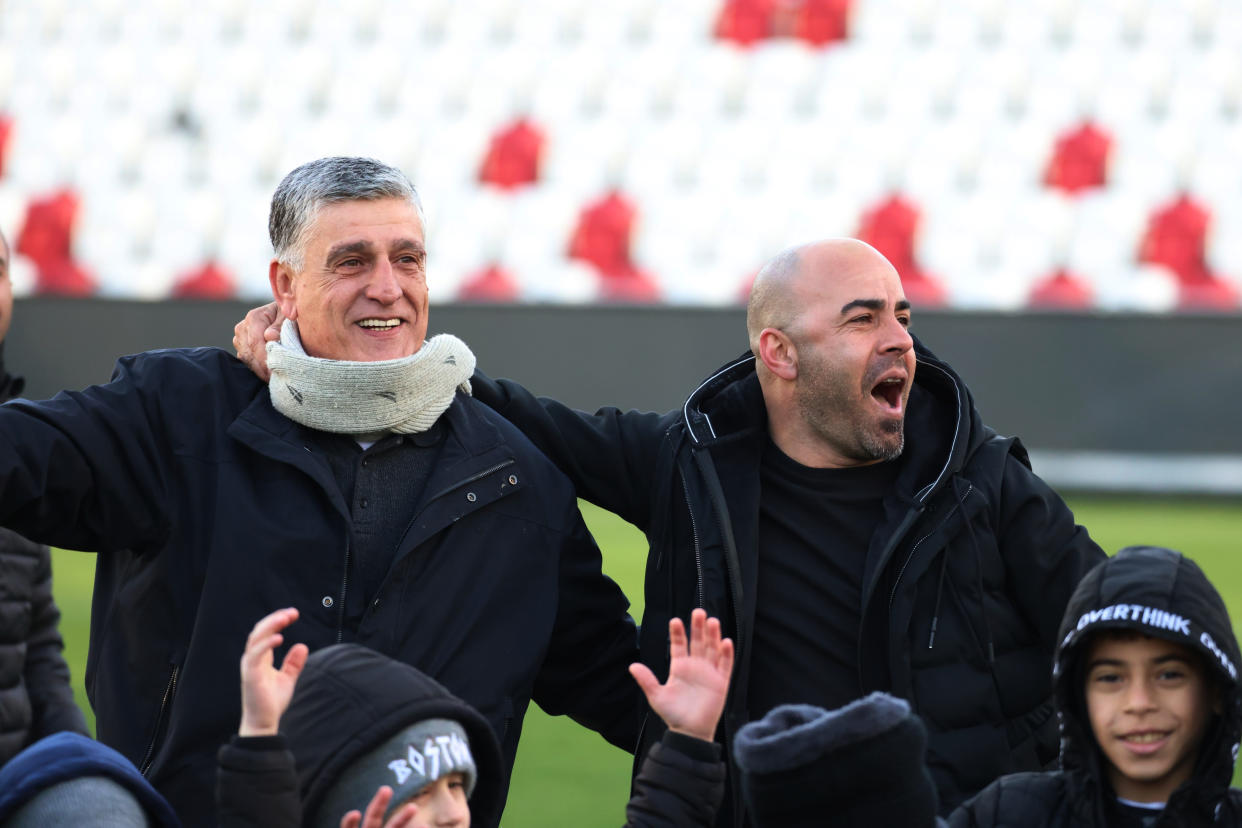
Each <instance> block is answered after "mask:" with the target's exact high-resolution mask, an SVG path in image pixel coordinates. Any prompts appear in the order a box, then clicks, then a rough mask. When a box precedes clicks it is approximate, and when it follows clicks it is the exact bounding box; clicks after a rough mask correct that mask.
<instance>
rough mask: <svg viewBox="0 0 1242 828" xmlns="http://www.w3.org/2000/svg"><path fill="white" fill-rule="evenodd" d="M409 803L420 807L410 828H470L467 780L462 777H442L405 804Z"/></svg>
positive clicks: (458, 775) (454, 774)
mask: <svg viewBox="0 0 1242 828" xmlns="http://www.w3.org/2000/svg"><path fill="white" fill-rule="evenodd" d="M410 802H412V803H414V804H415V805H417V806H418V813H417V814H415V816H414V821H413V822H412V823H410V826H409V828H470V806H469V805H468V804H466V784H465V778H464V777H463V776H462V775H461V774H460V773H450V774H448V775H447V776H441V777H440V778H439V779H437V780H436V781H435V782H432V783H431V784H430V785H428V786H427V787H425V788H423V789H422V790H421V791H419V792H418V793H416V794H415V795H414V796H412V797H410V798H409V799H407V800H406V801H405V802H404V803H402V804H403V805H404V804H406V803H410ZM394 810H396V809H394Z"/></svg>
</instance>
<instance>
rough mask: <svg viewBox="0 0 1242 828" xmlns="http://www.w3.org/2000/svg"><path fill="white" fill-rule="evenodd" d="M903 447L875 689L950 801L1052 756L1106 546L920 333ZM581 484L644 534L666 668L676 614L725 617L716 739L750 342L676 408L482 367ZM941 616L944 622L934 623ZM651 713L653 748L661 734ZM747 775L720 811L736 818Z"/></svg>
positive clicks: (755, 482)
mask: <svg viewBox="0 0 1242 828" xmlns="http://www.w3.org/2000/svg"><path fill="white" fill-rule="evenodd" d="M916 347H917V353H918V368H917V372H916V374H915V381H914V386H913V388H912V391H911V395H910V402H909V408H908V415H907V418H906V449H905V452H904V453H903V455H902V459H901V468H900V471H899V473H898V478H897V482H896V485H895V488H894V490H893V491H892V492H891V493H890V494H889V495H888V496H887V497H886V498H885V501H884V518H883V521H882V522H881V524H880V525H878V526H877V527H876V530H875V533H874V535H873V536H872V540H871V545H870V548H869V551H868V556H867V562H866V568H865V572H864V588H863V599H862V600H863V603H862V608H861V609H862V618H863V621H862V625H861V629H860V630H859V637H858V652H859V668H860V676H859V678H860V684H861V686H862V689H863V692H864V693H866V692H870V691H872V690H887V691H889V692H891V693H893V694H895V695H898V696H902V697H904V698H906V699H908V700H909V701H910V702H911V703H912V705H913V706H914V708H915V710H916V711H917V712H918V713H919V714H920V716H922V718H923V720H924V722H925V723H926V725H927V729H928V733H929V765H930V767H931V770H932V774H933V777H934V779H935V781H936V784H937V787H938V789H939V792H940V796H941V800H942V801H941V807H942V808H944V809H946V810H947V809H949V808H951V807H952V806H954V805H956V804H958V803H959V802H961V801H962V800H963V799H965V798H966V797H967V796H969V795H971V794H973V793H974V792H976V791H978V790H979V789H980V788H982V787H983V786H984V785H986V784H987V783H988V782H990V781H991V780H992V779H994V778H996V776H998V775H1000V774H1002V773H1006V772H1012V771H1016V770H1021V769H1037V768H1042V767H1043V766H1044V765H1046V764H1047V763H1048V762H1050V761H1052V759H1054V758H1055V756H1056V726H1055V722H1054V720H1053V717H1052V703H1051V684H1050V681H1049V678H1048V670H1047V665H1048V664H1049V662H1050V660H1051V658H1052V653H1053V650H1054V647H1055V644H1056V640H1057V639H1056V629H1057V624H1058V622H1059V621H1060V618H1061V611H1062V609H1063V608H1064V606H1065V602H1066V600H1068V598H1069V595H1070V592H1071V591H1072V589H1073V586H1074V584H1076V583H1077V582H1078V579H1079V578H1080V577H1081V576H1082V575H1083V574H1084V573H1085V572H1086V571H1087V570H1088V569H1090V567H1091V566H1092V565H1093V564H1095V563H1096V562H1098V561H1100V560H1101V559H1102V558H1103V557H1104V556H1103V552H1102V551H1101V550H1100V549H1099V547H1097V546H1096V545H1095V544H1094V543H1093V542H1092V541H1091V539H1090V538H1089V537H1088V536H1087V533H1086V531H1085V530H1083V529H1082V528H1081V527H1079V526H1076V525H1075V524H1074V520H1073V516H1072V514H1071V513H1070V511H1069V509H1067V508H1066V506H1065V504H1064V503H1063V502H1062V500H1061V499H1060V497H1058V496H1057V494H1056V493H1055V492H1053V491H1052V489H1051V488H1049V487H1048V486H1047V485H1046V484H1044V483H1043V482H1042V481H1041V480H1040V479H1039V478H1038V477H1036V476H1035V475H1034V474H1033V473H1032V472H1031V469H1030V466H1029V462H1028V460H1027V456H1026V451H1025V450H1024V449H1023V448H1022V446H1021V444H1020V443H1019V442H1018V441H1017V440H1015V439H1012V438H1002V437H998V436H996V434H995V433H994V432H992V431H991V429H989V428H987V427H986V426H984V425H983V423H982V421H981V420H980V418H979V415H978V413H977V412H976V411H975V409H974V405H973V402H972V400H971V396H970V393H969V391H968V390H967V389H966V386H965V384H964V383H963V382H962V381H961V380H960V379H959V378H958V377H957V375H956V374H954V373H953V371H952V370H951V369H950V368H949V367H948V366H947V365H945V364H944V363H943V362H941V361H939V360H938V359H936V358H935V357H934V356H933V355H932V354H931V353H929V352H928V351H926V350H925V349H923V348H922V346H921V345H917V346H916ZM475 393H476V396H477V397H478V399H480V400H481V401H483V402H486V403H487V404H488V405H491V406H493V407H495V408H496V409H497V410H498V411H500V412H501V413H502V414H504V415H505V417H507V418H508V419H510V420H511V421H513V422H514V423H515V424H517V425H518V426H519V427H520V428H521V429H522V430H523V432H525V433H526V435H527V436H528V437H530V438H531V439H532V440H533V441H534V443H535V444H536V445H537V446H539V447H540V449H542V450H543V451H544V453H545V454H547V455H548V456H549V457H550V458H552V460H553V461H554V462H555V463H556V464H557V465H558V466H560V467H561V469H562V470H564V471H565V473H566V474H568V475H569V477H570V479H572V480H573V481H574V484H575V485H576V486H577V488H578V493H579V495H580V496H582V497H584V498H585V499H587V500H589V501H591V502H593V503H596V504H598V505H599V506H601V507H603V508H605V509H608V510H610V511H613V512H616V513H617V514H618V515H620V516H621V517H622V518H624V519H625V520H628V521H630V522H631V523H633V524H635V525H636V526H638V527H639V528H640V529H642V530H643V531H644V532H645V533H646V536H647V540H648V542H649V544H650V552H649V555H648V559H647V572H646V586H645V594H646V610H645V614H644V617H643V624H642V633H641V645H640V646H641V649H642V655H643V660H644V662H645V663H647V664H650V665H652V667H653V669H654V670H655V671H656V673H657V675H660V674H663V673H664V672H665V671H666V670H667V659H668V645H667V641H666V634H665V630H667V628H668V620H669V618H670V616H673V615H676V616H679V617H682V618H687V617H688V616H689V613H690V611H691V609H693V608H694V607H699V606H701V607H704V608H705V609H706V610H707V611H708V613H710V614H711V615H715V616H718V617H720V618H721V619H722V620H723V622H724V624H725V628H726V631H727V633H728V634H730V635H732V637H733V638H734V640H735V643H736V645H737V648H738V649H737V653H738V654H737V661H736V663H735V668H734V674H733V682H732V686H731V690H730V698H729V703H728V706H727V708H726V711H725V717H724V721H723V727H722V737H723V739H724V740H725V744H726V749H727V748H728V745H729V742H730V740H731V738H732V735H733V734H734V733H735V732H736V731H737V729H738V728H739V727H741V726H742V725H743V724H745V722H746V715H747V714H746V710H747V706H746V695H747V684H748V680H749V673H748V670H749V663H750V661H749V660H750V649H751V648H750V644H751V641H750V636H751V630H752V620H753V618H754V614H755V606H754V596H755V590H754V588H753V585H754V583H755V572H756V568H757V558H758V537H757V532H758V512H759V468H760V459H761V455H762V452H763V450H764V447H765V445H766V444H767V441H768V435H767V416H766V412H765V409H764V403H763V397H762V394H761V391H760V388H759V382H758V379H757V377H756V376H755V372H754V357H753V356H751V355H750V354H746V355H744V356H743V357H741V358H739V359H738V360H736V361H734V362H732V363H730V364H727V365H725V366H724V367H723V368H721V369H720V370H719V371H717V372H716V373H715V374H713V375H712V376H711V377H709V378H708V379H707V380H706V381H704V382H703V383H702V384H701V385H700V386H699V387H698V388H697V389H695V390H694V391H693V392H692V393H691V394H690V396H689V398H688V399H687V400H686V402H685V404H684V405H683V407H682V408H681V410H678V411H672V412H669V413H668V414H664V415H659V414H651V413H638V412H633V411H631V412H627V413H623V412H621V411H619V410H617V409H613V408H606V409H601V410H600V411H598V412H597V413H595V414H593V415H589V414H585V413H582V412H577V411H573V410H571V409H569V408H567V407H565V406H563V405H560V404H559V403H556V402H555V401H552V400H547V399H536V398H535V397H533V396H532V395H530V394H529V392H527V391H525V389H523V388H521V387H520V386H518V385H516V384H514V383H510V382H507V381H504V380H499V381H492V380H488V379H487V378H485V377H476V382H475ZM933 628H934V629H935V631H936V632H935V635H934V637H933V635H932V630H933ZM661 729H662V728H661V724H660V721H659V719H658V718H657V717H655V716H654V715H650V714H649V715H648V716H647V720H646V723H645V728H644V738H643V744H644V745H649V744H651V743H652V742H653V741H655V740H656V739H658V738H659V732H660V730H661ZM737 796H738V794H737V789H736V786H734V787H733V794H732V799H731V801H730V800H726V803H725V809H723V811H722V820H721V824H739V825H740V824H742V820H741V819H740V817H738V816H732V817H731V816H729V809H730V808H732V809H733V810H734V811H740V804H739V802H738V799H737Z"/></svg>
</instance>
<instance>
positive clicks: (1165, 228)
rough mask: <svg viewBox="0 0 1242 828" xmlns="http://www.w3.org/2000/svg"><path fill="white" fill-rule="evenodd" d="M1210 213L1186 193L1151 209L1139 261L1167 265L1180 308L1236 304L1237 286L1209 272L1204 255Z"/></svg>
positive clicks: (1228, 308)
mask: <svg viewBox="0 0 1242 828" xmlns="http://www.w3.org/2000/svg"><path fill="white" fill-rule="evenodd" d="M1211 221H1212V214H1211V212H1210V211H1209V210H1208V209H1207V207H1205V206H1203V205H1201V204H1200V203H1199V202H1198V201H1196V200H1195V199H1194V198H1193V197H1192V196H1191V195H1190V194H1189V193H1186V192H1183V193H1180V194H1179V195H1178V196H1177V197H1176V198H1174V199H1173V201H1171V202H1170V203H1168V204H1166V205H1164V206H1163V207H1159V208H1157V209H1156V210H1155V211H1153V212H1152V214H1151V217H1150V218H1149V219H1148V222H1147V231H1146V233H1144V235H1143V241H1142V243H1141V245H1140V246H1139V256H1138V258H1139V261H1141V262H1144V263H1147V264H1155V265H1160V266H1162V267H1165V268H1168V269H1169V270H1170V271H1171V272H1172V273H1173V274H1174V275H1175V276H1176V277H1177V281H1178V287H1179V290H1180V300H1179V302H1178V304H1179V306H1180V307H1181V308H1182V309H1194V308H1209V309H1210V308H1216V309H1226V310H1233V309H1236V308H1237V307H1238V290H1237V288H1235V287H1234V286H1233V285H1230V284H1228V283H1226V282H1223V281H1221V280H1220V279H1218V278H1217V277H1216V274H1214V273H1212V271H1211V268H1210V267H1209V266H1208V262H1207V256H1206V250H1205V247H1206V241H1207V232H1208V226H1209V225H1210V223H1211Z"/></svg>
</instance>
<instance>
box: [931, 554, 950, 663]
mask: <svg viewBox="0 0 1242 828" xmlns="http://www.w3.org/2000/svg"><path fill="white" fill-rule="evenodd" d="M948 568H949V550H948V549H941V550H940V577H939V578H937V579H936V605H935V607H933V608H932V620H931V634H930V635H929V636H927V649H929V650H930V649H931V648H932V647H934V646H935V645H936V625H937V624H939V623H940V597H941V596H942V595H944V571H945V570H946V569H948Z"/></svg>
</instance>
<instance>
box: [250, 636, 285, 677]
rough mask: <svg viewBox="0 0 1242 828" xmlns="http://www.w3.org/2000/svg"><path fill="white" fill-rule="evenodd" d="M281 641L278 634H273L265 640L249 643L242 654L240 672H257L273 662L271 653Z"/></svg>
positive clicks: (282, 637) (282, 638) (281, 637)
mask: <svg viewBox="0 0 1242 828" xmlns="http://www.w3.org/2000/svg"><path fill="white" fill-rule="evenodd" d="M283 640H284V636H282V635H281V634H280V633H273V634H272V635H269V636H268V637H267V638H261V639H258V640H257V641H251V642H249V644H248V645H247V646H246V649H245V651H244V652H243V653H242V672H243V673H244V672H246V671H249V670H257V669H259V668H261V667H262V666H264V665H270V664H271V663H272V661H273V655H272V651H273V650H274V649H276V648H277V647H279V646H280V643H281V642H282V641H283Z"/></svg>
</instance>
